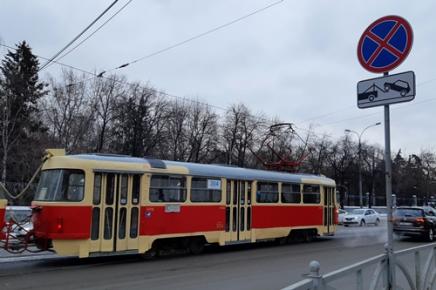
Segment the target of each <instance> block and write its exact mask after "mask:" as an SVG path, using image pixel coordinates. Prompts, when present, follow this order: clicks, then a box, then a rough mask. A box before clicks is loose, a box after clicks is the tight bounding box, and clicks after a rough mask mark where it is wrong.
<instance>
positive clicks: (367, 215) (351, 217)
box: [343, 208, 380, 227]
mask: <svg viewBox="0 0 436 290" xmlns="http://www.w3.org/2000/svg"><path fill="white" fill-rule="evenodd" d="M379 223H380V216H379V214H378V213H377V212H376V211H375V210H373V209H368V208H358V209H354V210H353V211H352V212H350V213H349V214H347V215H346V216H345V217H344V220H343V224H344V226H346V227H348V226H349V225H359V226H365V225H367V224H373V225H376V226H377V225H378V224H379Z"/></svg>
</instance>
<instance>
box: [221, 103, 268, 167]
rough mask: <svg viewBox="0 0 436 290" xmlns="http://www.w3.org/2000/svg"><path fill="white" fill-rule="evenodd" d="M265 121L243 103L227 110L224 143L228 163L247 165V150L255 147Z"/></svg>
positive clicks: (223, 133)
mask: <svg viewBox="0 0 436 290" xmlns="http://www.w3.org/2000/svg"><path fill="white" fill-rule="evenodd" d="M263 123H264V120H262V119H261V118H258V117H255V116H253V115H252V114H251V112H250V111H249V110H248V108H247V107H246V106H244V105H242V104H239V105H233V106H232V107H231V108H230V109H229V110H228V111H227V112H226V116H225V120H224V124H223V132H222V143H223V147H224V150H225V156H226V158H225V159H226V163H227V164H235V165H238V166H246V163H247V151H249V150H250V148H253V146H254V143H255V140H256V137H257V136H259V135H260V134H259V130H260V127H261V125H262V124H263Z"/></svg>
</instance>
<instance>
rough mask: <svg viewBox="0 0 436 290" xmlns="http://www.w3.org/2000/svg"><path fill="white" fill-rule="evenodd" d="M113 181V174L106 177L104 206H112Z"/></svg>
mask: <svg viewBox="0 0 436 290" xmlns="http://www.w3.org/2000/svg"><path fill="white" fill-rule="evenodd" d="M115 180H116V176H115V174H113V173H108V174H107V175H106V198H105V203H106V205H113V204H114V200H115Z"/></svg>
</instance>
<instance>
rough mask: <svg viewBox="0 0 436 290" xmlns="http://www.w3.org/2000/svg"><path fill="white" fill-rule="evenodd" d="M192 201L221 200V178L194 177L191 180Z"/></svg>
mask: <svg viewBox="0 0 436 290" xmlns="http://www.w3.org/2000/svg"><path fill="white" fill-rule="evenodd" d="M191 201H192V202H220V201H221V180H220V179H208V178H201V177H193V178H192V182H191Z"/></svg>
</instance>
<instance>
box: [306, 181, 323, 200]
mask: <svg viewBox="0 0 436 290" xmlns="http://www.w3.org/2000/svg"><path fill="white" fill-rule="evenodd" d="M308 188H311V190H310V191H309V190H308ZM314 188H317V190H318V191H313V189H314ZM302 194H303V203H304V204H320V203H321V186H320V185H318V184H303V190H302ZM313 197H315V199H311V198H313Z"/></svg>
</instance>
